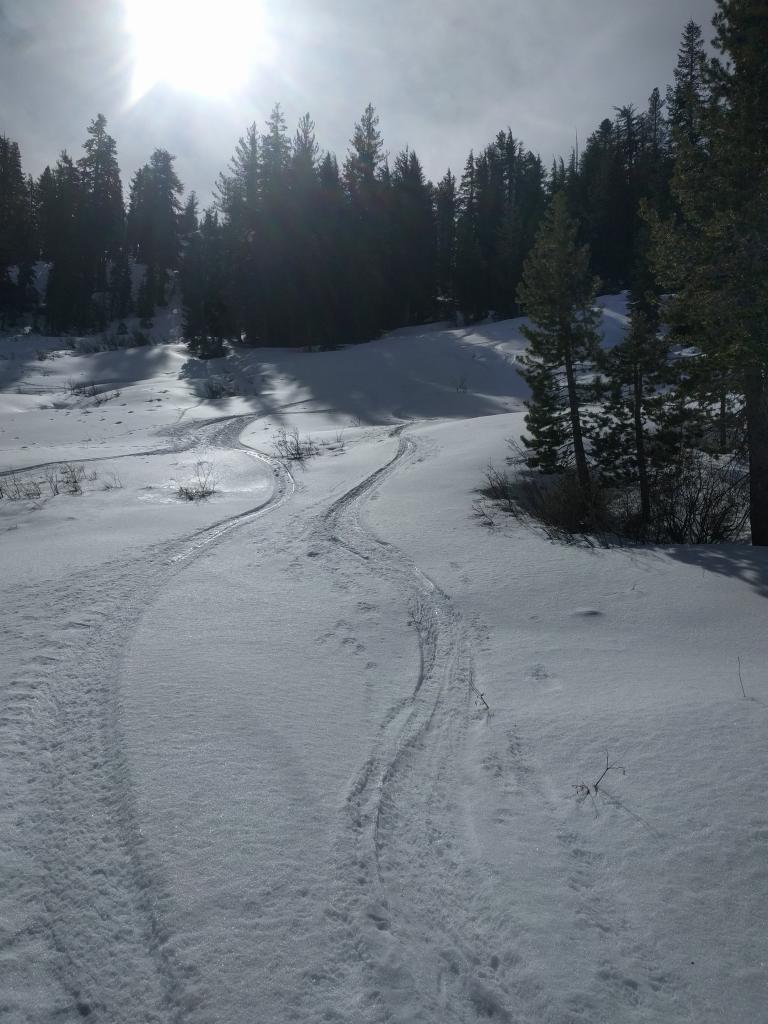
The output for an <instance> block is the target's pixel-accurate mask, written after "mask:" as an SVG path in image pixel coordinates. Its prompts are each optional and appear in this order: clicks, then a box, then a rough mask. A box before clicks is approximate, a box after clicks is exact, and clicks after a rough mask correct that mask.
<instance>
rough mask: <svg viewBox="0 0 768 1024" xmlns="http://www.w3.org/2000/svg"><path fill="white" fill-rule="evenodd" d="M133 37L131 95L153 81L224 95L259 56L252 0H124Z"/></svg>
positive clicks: (260, 37) (259, 31) (259, 29)
mask: <svg viewBox="0 0 768 1024" xmlns="http://www.w3.org/2000/svg"><path fill="white" fill-rule="evenodd" d="M125 6H126V17H127V27H128V31H129V32H130V34H131V36H132V38H133V46H134V73H133V99H134V100H138V99H140V98H141V97H142V96H143V95H145V93H147V92H149V90H150V89H152V88H153V86H155V85H157V84H158V83H159V82H165V83H167V84H168V85H170V86H172V87H173V88H175V89H182V90H185V91H189V92H196V93H199V94H200V95H203V96H211V97H227V96H231V95H232V94H233V93H235V92H237V90H238V89H240V88H241V87H242V86H243V85H245V83H246V81H247V79H248V76H249V74H250V72H251V70H252V68H253V66H254V65H255V64H256V63H258V62H259V61H260V60H262V59H263V57H264V53H265V37H264V31H263V26H262V18H261V12H260V9H259V3H258V0H125Z"/></svg>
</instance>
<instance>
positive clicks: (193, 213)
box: [179, 191, 200, 239]
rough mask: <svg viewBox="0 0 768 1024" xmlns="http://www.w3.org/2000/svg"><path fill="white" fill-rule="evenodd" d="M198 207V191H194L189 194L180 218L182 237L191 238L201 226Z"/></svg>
mask: <svg viewBox="0 0 768 1024" xmlns="http://www.w3.org/2000/svg"><path fill="white" fill-rule="evenodd" d="M198 209H199V204H198V201H197V193H196V192H195V191H192V192H190V193H189V195H188V196H187V201H186V202H185V203H184V209H183V210H182V212H181V217H180V219H179V234H180V236H181V237H182V238H187V239H188V238H191V237H192V235H194V233H195V232H196V231H197V229H198V227H199V226H200V225H199V217H198Z"/></svg>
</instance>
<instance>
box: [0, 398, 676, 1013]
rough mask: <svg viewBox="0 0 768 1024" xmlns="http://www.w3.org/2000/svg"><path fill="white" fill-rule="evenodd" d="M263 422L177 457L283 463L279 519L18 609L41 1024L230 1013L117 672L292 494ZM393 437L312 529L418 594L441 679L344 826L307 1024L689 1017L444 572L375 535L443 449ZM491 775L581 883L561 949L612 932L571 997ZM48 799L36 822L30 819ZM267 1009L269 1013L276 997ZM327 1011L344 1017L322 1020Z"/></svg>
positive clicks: (20, 793) (385, 741) (403, 708)
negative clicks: (237, 456)
mask: <svg viewBox="0 0 768 1024" xmlns="http://www.w3.org/2000/svg"><path fill="white" fill-rule="evenodd" d="M247 419H252V417H227V418H224V419H222V420H219V421H216V422H213V423H208V424H205V425H200V426H198V427H196V428H195V431H194V433H192V432H190V430H186V431H184V433H183V436H182V435H181V434H180V436H179V437H178V443H179V444H184V445H186V446H187V448H189V447H194V446H195V445H201V446H202V445H205V446H211V445H213V446H218V447H225V448H232V447H237V448H239V449H242V450H244V451H247V452H248V453H249V454H250V456H251V457H253V458H255V459H259V460H261V461H263V462H268V463H271V464H272V465H273V467H274V471H275V489H274V492H273V494H272V496H271V498H270V499H269V500H268V501H267V502H266V503H265V504H264V505H262V506H259V507H257V508H255V509H252V510H250V511H248V512H246V513H243V514H241V515H238V516H233V517H230V518H228V519H225V520H222V521H220V522H218V523H215V524H213V525H212V526H209V527H207V528H206V529H204V530H201V531H199V532H197V533H195V534H192V535H189V536H187V537H185V538H183V539H181V540H179V541H177V542H175V543H174V544H171V545H162V546H157V547H156V548H151V549H149V550H147V551H146V552H145V553H144V554H143V555H142V556H141V557H140V558H133V559H126V560H121V561H117V562H114V563H112V564H108V565H104V566H101V567H99V568H97V569H93V570H89V571H86V572H83V573H81V574H78V576H77V577H76V578H73V579H71V580H68V581H65V582H64V583H60V584H58V585H57V586H56V587H55V588H52V589H51V591H50V592H49V594H48V597H47V599H46V605H45V607H43V608H41V607H40V594H39V592H38V591H37V590H36V588H30V590H29V593H25V592H24V591H23V590H21V591H20V592H19V594H18V599H17V601H16V608H15V614H14V621H13V623H11V624H10V629H11V630H12V632H13V634H14V635H15V638H16V639H17V640H19V641H20V642H21V643H22V644H23V646H24V649H25V650H27V651H34V652H35V654H34V656H31V657H29V658H28V659H27V661H26V663H25V664H24V665H23V666H21V670H20V671H19V672H18V674H17V676H16V678H15V680H14V683H13V685H12V687H11V688H10V690H9V701H8V704H7V706H6V707H5V708H4V709H3V711H2V718H1V719H0V728H3V729H6V730H7V735H8V736H10V737H14V738H15V739H14V743H15V749H14V750H13V753H15V754H16V761H17V765H18V768H17V773H18V778H19V785H18V787H17V788H16V790H15V792H14V793H13V794H12V797H11V800H12V804H11V805H10V806H9V807H6V808H3V810H2V820H3V821H4V822H6V823H8V824H10V825H12V826H13V827H12V828H9V829H8V831H10V832H11V833H12V835H14V836H15V840H16V841H15V843H14V846H13V849H12V858H13V862H14V864H15V865H16V866H17V868H18V870H19V873H20V874H22V875H24V876H25V877H26V882H27V884H26V886H24V887H22V888H21V890H20V892H19V894H18V896H19V900H20V901H21V902H22V903H24V902H25V901H26V902H27V904H28V907H30V908H31V907H33V906H35V903H36V900H35V893H36V892H38V891H39V890H41V889H42V891H44V893H45V900H44V904H43V906H38V907H37V908H36V909H35V910H30V909H27V911H26V919H27V922H28V923H27V925H26V926H25V927H24V928H23V929H22V930H21V931H20V932H18V933H17V934H15V935H11V936H6V938H5V940H4V941H5V944H6V946H11V947H13V948H14V952H15V955H16V959H17V961H21V962H26V964H27V966H28V968H29V969H33V967H34V964H35V963H40V964H43V965H48V966H49V967H52V968H54V972H53V973H54V974H55V976H56V977H58V979H59V983H60V988H59V989H58V990H56V991H50V993H49V1005H47V1006H45V1007H30V1009H29V1013H28V1016H27V1017H25V1018H19V1019H23V1020H29V1021H33V1020H39V1019H41V1018H42V1017H46V1018H54V1017H55V1018H56V1019H60V1020H63V1021H75V1020H80V1019H83V1018H86V1017H91V1016H92V1017H93V1019H97V1020H100V1021H105V1022H107V1021H108V1022H115V1024H121V1022H123V1021H125V1022H126V1024H127V1022H135V1021H146V1022H153V1024H154V1022H157V1024H166V1022H181V1021H184V1020H186V1019H188V1018H191V1017H194V1018H195V1019H201V1020H206V1019H209V1016H208V1008H207V1006H206V992H205V979H204V977H203V976H202V975H201V972H200V969H199V968H197V967H193V966H191V965H190V964H188V963H186V962H184V960H183V958H182V957H181V956H180V955H178V954H177V952H176V951H175V948H174V936H173V934H172V933H171V932H170V931H169V930H168V928H167V926H166V924H165V923H164V922H165V921H166V919H167V917H169V916H170V915H166V913H165V907H166V906H167V903H168V901H169V900H170V899H171V896H170V894H169V892H168V891H166V888H165V884H164V882H163V881H162V878H163V871H162V869H161V867H160V865H158V864H155V863H154V862H153V859H152V856H151V855H150V854H149V853H148V850H147V844H146V843H145V841H144V837H143V835H142V832H141V824H140V820H139V817H138V814H137V812H136V809H135V799H134V795H133V787H132V781H131V777H130V771H129V768H128V765H127V759H126V756H125V745H124V743H123V740H122V737H121V727H120V715H119V712H120V709H119V702H118V699H117V696H116V693H115V689H114V681H115V680H116V679H117V678H118V676H119V673H120V664H121V659H122V657H123V653H124V651H125V648H126V646H127V644H128V643H129V641H130V639H131V637H132V636H133V635H134V634H135V631H136V628H137V626H138V623H139V622H140V621H141V618H142V616H143V615H144V614H145V611H146V608H147V607H148V606H150V605H151V602H152V599H153V596H154V595H155V594H157V593H158V592H159V590H160V589H161V588H162V587H163V586H164V585H165V583H166V582H167V581H168V580H169V578H171V577H172V576H173V575H174V574H176V573H179V572H183V571H184V569H185V567H186V566H188V565H189V564H190V562H191V561H193V560H194V559H195V558H196V557H198V556H199V555H201V554H203V553H205V552H207V551H210V549H211V546H212V545H214V544H216V543H217V542H219V541H220V540H222V539H223V538H225V537H228V536H229V535H231V534H232V532H233V531H235V530H237V529H239V528H240V527H242V526H245V525H247V524H249V523H252V522H254V521H255V520H257V519H258V518H260V517H262V516H265V515H267V514H270V513H272V512H274V511H275V510H276V509H277V508H279V507H280V506H281V505H283V504H284V503H285V502H286V501H288V500H289V498H290V497H291V494H292V493H293V491H294V488H295V483H294V480H293V478H292V476H291V475H290V473H289V472H288V471H287V470H286V469H285V468H284V467H282V466H280V465H279V464H276V463H274V460H270V459H269V458H268V457H267V456H265V455H263V454H261V453H259V452H256V451H253V450H251V449H247V448H246V447H245V446H243V445H241V444H240V442H239V440H238V437H239V433H240V430H241V427H242V426H243V423H244V421H245V420H247ZM392 436H393V437H395V436H396V437H398V448H397V451H396V453H395V455H394V456H393V457H392V458H391V459H390V460H389V461H388V462H387V463H386V464H385V465H383V466H382V467H380V468H379V469H377V470H375V471H374V472H373V473H371V474H370V475H368V476H367V477H366V478H365V479H364V480H362V481H361V482H359V483H358V484H356V485H355V486H354V487H352V488H351V489H349V490H348V491H346V492H345V493H344V494H343V495H342V496H341V497H339V498H337V499H336V500H335V501H333V502H332V503H331V504H330V505H329V506H328V507H326V508H325V509H324V510H322V509H321V510H319V511H318V510H315V511H314V512H312V511H311V516H313V517H314V519H313V520H312V522H313V525H312V527H311V529H312V536H313V541H314V545H315V547H316V548H317V549H318V555H319V557H320V558H324V559H326V560H327V562H328V564H329V568H332V569H333V570H334V571H343V568H344V565H345V563H348V562H349V560H352V561H353V562H354V563H356V564H357V565H359V564H360V563H362V564H363V566H364V569H365V571H366V572H370V573H372V574H375V575H376V576H379V577H380V578H382V579H385V580H386V581H388V582H390V583H391V584H392V585H393V586H394V587H395V588H396V589H397V590H398V591H399V592H400V594H401V595H402V601H403V603H404V605H405V606H406V607H407V608H408V609H409V612H410V620H411V624H412V626H413V628H414V630H415V632H416V636H417V639H418V644H419V651H420V670H419V672H418V675H417V677H416V678H415V679H414V680H413V688H412V692H411V693H410V694H409V695H408V696H407V697H405V698H403V699H401V700H400V701H399V702H397V703H396V704H395V705H394V706H393V707H391V708H390V710H389V712H388V714H387V715H386V716H385V717H384V719H383V720H382V722H381V725H380V729H379V733H378V737H377V739H376V741H375V744H374V745H373V747H372V749H371V750H370V753H369V755H368V756H367V758H366V760H365V762H364V764H363V765H362V766H361V767H360V769H359V771H357V773H356V774H355V775H354V777H353V778H352V779H351V780H350V783H349V786H348V790H347V793H346V796H345V799H344V803H343V807H341V808H340V810H339V818H338V821H337V823H336V827H335V835H336V839H335V844H334V853H335V861H336V871H335V876H334V877H335V881H334V888H333V890H332V891H331V892H329V893H327V894H325V896H326V899H327V903H328V910H327V915H328V921H329V926H328V927H329V929H330V930H329V934H328V935H327V936H326V938H327V942H326V943H325V948H324V949H318V951H317V958H318V959H317V962H316V963H314V964H311V965H309V966H308V969H307V975H308V977H311V979H312V981H313V984H312V985H311V986H307V987H306V988H305V990H304V991H302V992H300V993H297V994H296V1002H295V1004H294V1007H293V1013H294V1015H293V1016H292V1017H291V1019H294V1020H300V1021H307V1022H308V1021H313V1020H317V1019H324V1020H336V1021H339V1022H341V1021H343V1022H346V1024H358V1022H360V1024H374V1022H376V1024H378V1022H385V1021H398V1022H399V1021H402V1022H405V1021H411V1022H415V1021H421V1022H425V1024H426V1022H437V1021H439V1022H445V1024H452V1022H462V1024H476V1022H480V1021H487V1020H489V1019H492V1020H497V1021H509V1022H512V1021H515V1022H521V1024H522V1022H530V1024H534V1022H538V1021H547V1022H553V1024H554V1022H558V1024H566V1022H571V1021H574V1022H576V1021H593V1020H600V1019H602V1017H601V1012H602V1010H603V1008H604V1006H605V1005H606V995H608V996H609V1001H610V1005H612V1006H613V1007H616V1006H623V1007H624V1012H625V1016H623V1017H622V1018H621V1019H625V1020H638V1021H639V1020H653V1021H663V1020H672V1019H675V1020H684V1019H688V1018H687V1017H686V1016H685V1015H683V1016H681V1015H680V1004H679V1003H678V1002H677V998H678V997H680V991H681V985H680V982H679V979H675V978H673V977H672V976H671V974H670V973H669V972H666V971H665V970H664V969H663V966H662V965H660V964H659V963H658V962H657V958H656V957H655V955H654V952H653V950H651V949H648V948H646V947H645V946H643V944H642V942H639V941H638V940H637V939H636V938H632V937H631V936H633V929H632V927H631V923H630V922H629V920H628V919H629V917H630V916H631V910H630V908H629V907H627V906H623V905H622V902H621V899H620V897H619V895H618V894H616V893H615V892H613V891H612V889H611V886H610V881H609V880H606V878H605V872H604V865H603V864H602V862H601V854H600V853H599V852H598V851H595V850H594V849H592V848H591V847H590V843H589V839H588V838H585V837H584V836H583V835H580V834H579V833H578V826H576V827H574V826H573V822H572V821H570V822H569V821H566V820H564V819H563V816H562V809H561V808H560V807H559V805H558V804H557V801H555V800H554V799H553V798H551V797H550V795H549V789H548V783H547V780H546V777H545V776H544V775H543V774H542V773H541V771H540V770H539V768H538V766H537V764H536V761H535V759H534V757H533V756H532V754H531V753H530V752H528V751H526V750H525V748H524V745H523V743H522V742H521V741H520V740H519V738H517V737H516V735H515V733H514V731H511V732H508V733H507V734H505V735H504V734H502V735H498V734H497V733H496V731H495V730H494V729H493V728H492V726H491V722H490V719H489V717H488V715H487V713H485V712H482V713H481V712H480V711H479V710H478V709H477V708H476V706H475V702H474V698H473V691H472V684H473V652H472V643H471V636H472V630H470V629H469V627H468V626H467V624H466V623H465V622H464V621H463V619H462V617H461V615H460V614H459V612H458V611H457V609H456V608H455V607H454V605H453V602H452V601H451V599H450V597H449V596H448V595H447V594H446V593H445V592H444V591H443V590H442V589H441V588H440V586H439V585H438V584H437V583H436V582H435V581H433V580H431V579H430V578H429V577H428V576H427V575H425V574H424V573H423V572H422V571H421V570H420V569H419V568H418V567H417V566H416V565H415V564H413V563H412V562H411V560H410V559H409V558H408V557H407V556H406V555H405V554H404V553H403V552H402V551H400V550H399V549H398V548H396V547H395V546H394V545H392V544H389V543H387V542H385V541H383V540H381V539H380V538H378V537H377V536H376V535H375V534H374V533H373V531H372V530H371V529H369V528H368V527H367V525H366V519H365V507H366V503H367V501H368V500H369V499H370V498H371V496H372V495H373V494H374V493H375V492H376V491H377V489H378V488H380V487H381V486H382V485H383V484H384V483H385V482H386V480H387V479H388V478H389V477H390V476H391V475H392V474H394V473H397V472H400V471H402V470H403V469H404V468H405V467H406V466H409V465H413V464H414V463H415V462H416V461H418V458H419V451H420V447H423V444H424V442H423V441H421V440H419V439H417V438H415V437H413V436H411V435H409V434H406V433H404V426H401V427H398V428H396V429H395V430H394V431H392ZM175 450H178V449H175ZM163 451H167V449H164V450H163ZM473 628H476V624H475V625H474V627H473ZM473 773H474V774H475V775H478V774H479V776H480V777H481V783H482V786H483V787H484V789H486V790H488V791H490V793H491V796H490V797H489V799H490V800H492V801H495V802H496V811H495V819H494V820H495V822H496V824H497V825H498V827H499V828H500V829H502V830H510V829H513V828H514V819H515V807H516V801H519V800H520V799H521V798H522V799H525V800H526V801H527V802H528V804H529V805H531V804H533V805H535V806H537V807H538V808H539V809H538V811H537V812H536V814H537V816H538V818H539V820H540V828H541V833H542V835H543V836H548V837H550V839H551V840H552V841H553V845H554V847H555V849H554V851H550V854H549V855H550V857H552V858H554V860H556V861H557V863H558V865H559V866H560V867H562V868H563V872H564V878H563V884H564V885H565V887H566V889H567V891H568V893H569V894H570V898H571V900H572V901H575V907H576V912H575V916H574V918H573V920H570V921H569V920H564V921H562V922H561V928H562V934H563V936H564V937H563V938H562V940H561V941H562V942H563V943H564V944H566V945H567V942H568V935H569V930H571V931H572V933H573V934H574V935H575V934H576V933H577V932H578V934H579V943H580V945H581V947H582V948H584V946H585V944H586V945H587V946H589V941H590V940H585V939H584V934H585V932H586V933H587V934H589V935H593V936H594V941H593V942H592V950H593V953H594V955H593V956H592V957H591V958H590V959H589V960H588V961H587V962H585V964H584V966H583V978H582V985H581V987H580V990H579V991H578V992H573V993H570V994H568V993H567V992H561V993H558V994H552V993H550V992H548V991H547V988H546V985H545V983H544V980H543V979H542V977H541V975H540V974H539V973H538V972H537V970H536V964H535V962H534V961H535V956H534V954H533V953H532V952H531V951H530V950H529V949H527V948H526V937H525V935H524V934H522V931H523V930H524V929H522V928H521V925H520V924H519V923H518V922H517V921H515V920H513V919H512V918H511V917H510V916H509V901H508V900H507V901H506V902H505V903H504V904H503V907H504V911H506V913H507V916H506V917H500V916H499V914H500V913H503V912H504V911H498V910H497V907H496V887H497V886H498V885H500V884H508V880H505V881H502V879H500V877H499V873H498V869H497V868H494V867H493V866H492V865H489V864H488V863H487V860H486V859H485V858H484V855H483V850H482V838H481V837H480V836H479V835H478V834H477V833H476V828H475V817H474V813H473V807H472V795H473V794H474V793H475V792H476V786H475V788H473V783H472V776H473ZM521 794H522V797H521ZM518 806H519V805H518ZM29 807H34V808H36V811H35V813H34V814H29V815H28V816H27V817H24V816H23V814H24V809H25V808H29ZM529 820H530V816H529ZM555 877H556V875H555ZM520 884H521V885H524V884H525V882H524V880H522V879H521V883H520ZM557 884H558V883H557V882H553V886H555V887H556V886H557ZM512 906H513V907H514V900H512ZM17 916H18V917H23V916H24V912H23V911H22V913H21V914H19V915H17ZM625 936H627V937H626V938H625ZM23 985H24V978H23V977H19V978H14V979H13V982H12V986H13V987H15V988H16V989H19V990H20V989H21V988H22V987H23ZM254 1001H255V1008H256V1009H258V993H254ZM684 1001H685V1000H683V1002H684ZM320 1007H334V1009H333V1010H332V1011H331V1010H326V1012H325V1014H324V1016H323V1017H322V1018H320V1017H319V1016H318V1012H319V1008H320ZM2 1010H3V1007H2V1006H0V1016H1V1015H2ZM297 1013H299V1014H300V1016H297V1015H296V1014H297ZM329 1014H330V1015H329ZM14 1019H16V1018H14ZM286 1019H287V1018H286ZM617 1019H618V1018H617Z"/></svg>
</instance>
